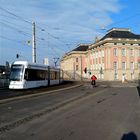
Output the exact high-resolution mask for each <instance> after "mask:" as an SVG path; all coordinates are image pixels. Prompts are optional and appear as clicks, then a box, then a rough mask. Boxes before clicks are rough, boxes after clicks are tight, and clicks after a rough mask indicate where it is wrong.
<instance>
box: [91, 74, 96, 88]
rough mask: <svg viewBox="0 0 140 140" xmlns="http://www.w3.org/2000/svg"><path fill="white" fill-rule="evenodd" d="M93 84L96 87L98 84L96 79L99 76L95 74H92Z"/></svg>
mask: <svg viewBox="0 0 140 140" xmlns="http://www.w3.org/2000/svg"><path fill="white" fill-rule="evenodd" d="M91 80H92V81H91V85H93V86H94V87H95V86H96V80H97V77H96V76H95V75H92V76H91Z"/></svg>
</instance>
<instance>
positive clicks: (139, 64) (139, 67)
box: [138, 62, 140, 70]
mask: <svg viewBox="0 0 140 140" xmlns="http://www.w3.org/2000/svg"><path fill="white" fill-rule="evenodd" d="M138 69H139V70H140V62H138Z"/></svg>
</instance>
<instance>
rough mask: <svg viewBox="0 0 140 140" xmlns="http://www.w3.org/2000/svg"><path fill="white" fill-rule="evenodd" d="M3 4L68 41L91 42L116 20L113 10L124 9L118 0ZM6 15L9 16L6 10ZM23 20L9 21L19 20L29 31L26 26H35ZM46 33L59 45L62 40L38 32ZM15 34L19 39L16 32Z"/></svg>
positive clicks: (5, 1) (32, 0) (33, 0)
mask: <svg viewBox="0 0 140 140" xmlns="http://www.w3.org/2000/svg"><path fill="white" fill-rule="evenodd" d="M1 5H3V8H5V9H7V10H9V11H11V12H12V13H14V14H16V15H18V16H20V17H23V18H24V19H26V20H30V21H36V22H37V25H38V26H40V27H42V28H45V29H46V31H47V32H49V33H51V34H52V35H54V36H58V37H59V38H61V39H62V40H63V41H64V44H68V43H73V44H74V43H75V42H76V43H77V42H79V43H81V42H80V41H83V42H84V41H85V42H88V41H89V42H90V41H91V40H92V38H94V37H95V36H96V35H97V34H100V30H99V29H100V28H101V27H104V26H107V25H109V24H111V23H112V22H113V21H112V19H111V17H110V13H117V12H119V11H120V8H121V6H120V5H119V2H118V0H28V1H25V0H1ZM0 12H2V11H0ZM2 14H6V15H8V14H7V13H4V12H2ZM6 19H7V20H9V19H8V18H6ZM19 21H20V20H17V21H16V20H15V19H13V20H12V19H10V20H9V22H14V23H16V22H17V23H18V24H19V28H20V26H21V25H22V30H25V29H24V28H23V25H24V27H25V26H27V27H28V28H29V29H30V28H31V25H28V24H27V23H25V22H23V21H20V22H19ZM55 29H57V30H55ZM28 31H29V30H28ZM29 32H30V31H29ZM98 32H99V33H98ZM9 34H11V33H9ZM42 35H43V37H44V38H45V39H46V40H47V41H48V40H49V42H50V44H51V41H53V43H56V45H57V44H58V42H59V41H57V40H55V39H54V38H51V37H49V36H48V34H45V33H40V32H39V33H38V34H37V36H38V37H40V36H42ZM14 37H15V38H17V39H19V38H18V36H16V34H14ZM26 38H27V37H26ZM64 44H61V45H60V43H59V45H58V47H60V49H61V48H64V47H66V46H65V45H64ZM72 47H73V46H72ZM62 53H64V51H62Z"/></svg>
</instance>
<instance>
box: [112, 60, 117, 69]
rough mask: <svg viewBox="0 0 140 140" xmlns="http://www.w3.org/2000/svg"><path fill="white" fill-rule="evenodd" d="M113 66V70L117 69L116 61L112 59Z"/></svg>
mask: <svg viewBox="0 0 140 140" xmlns="http://www.w3.org/2000/svg"><path fill="white" fill-rule="evenodd" d="M113 68H114V70H117V69H118V66H117V61H114V64H113Z"/></svg>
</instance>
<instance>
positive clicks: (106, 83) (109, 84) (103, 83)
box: [97, 81, 139, 87]
mask: <svg viewBox="0 0 140 140" xmlns="http://www.w3.org/2000/svg"><path fill="white" fill-rule="evenodd" d="M97 83H99V85H100V86H107V87H138V86H139V84H138V82H132V81H128V82H124V83H122V82H121V81H97Z"/></svg>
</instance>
